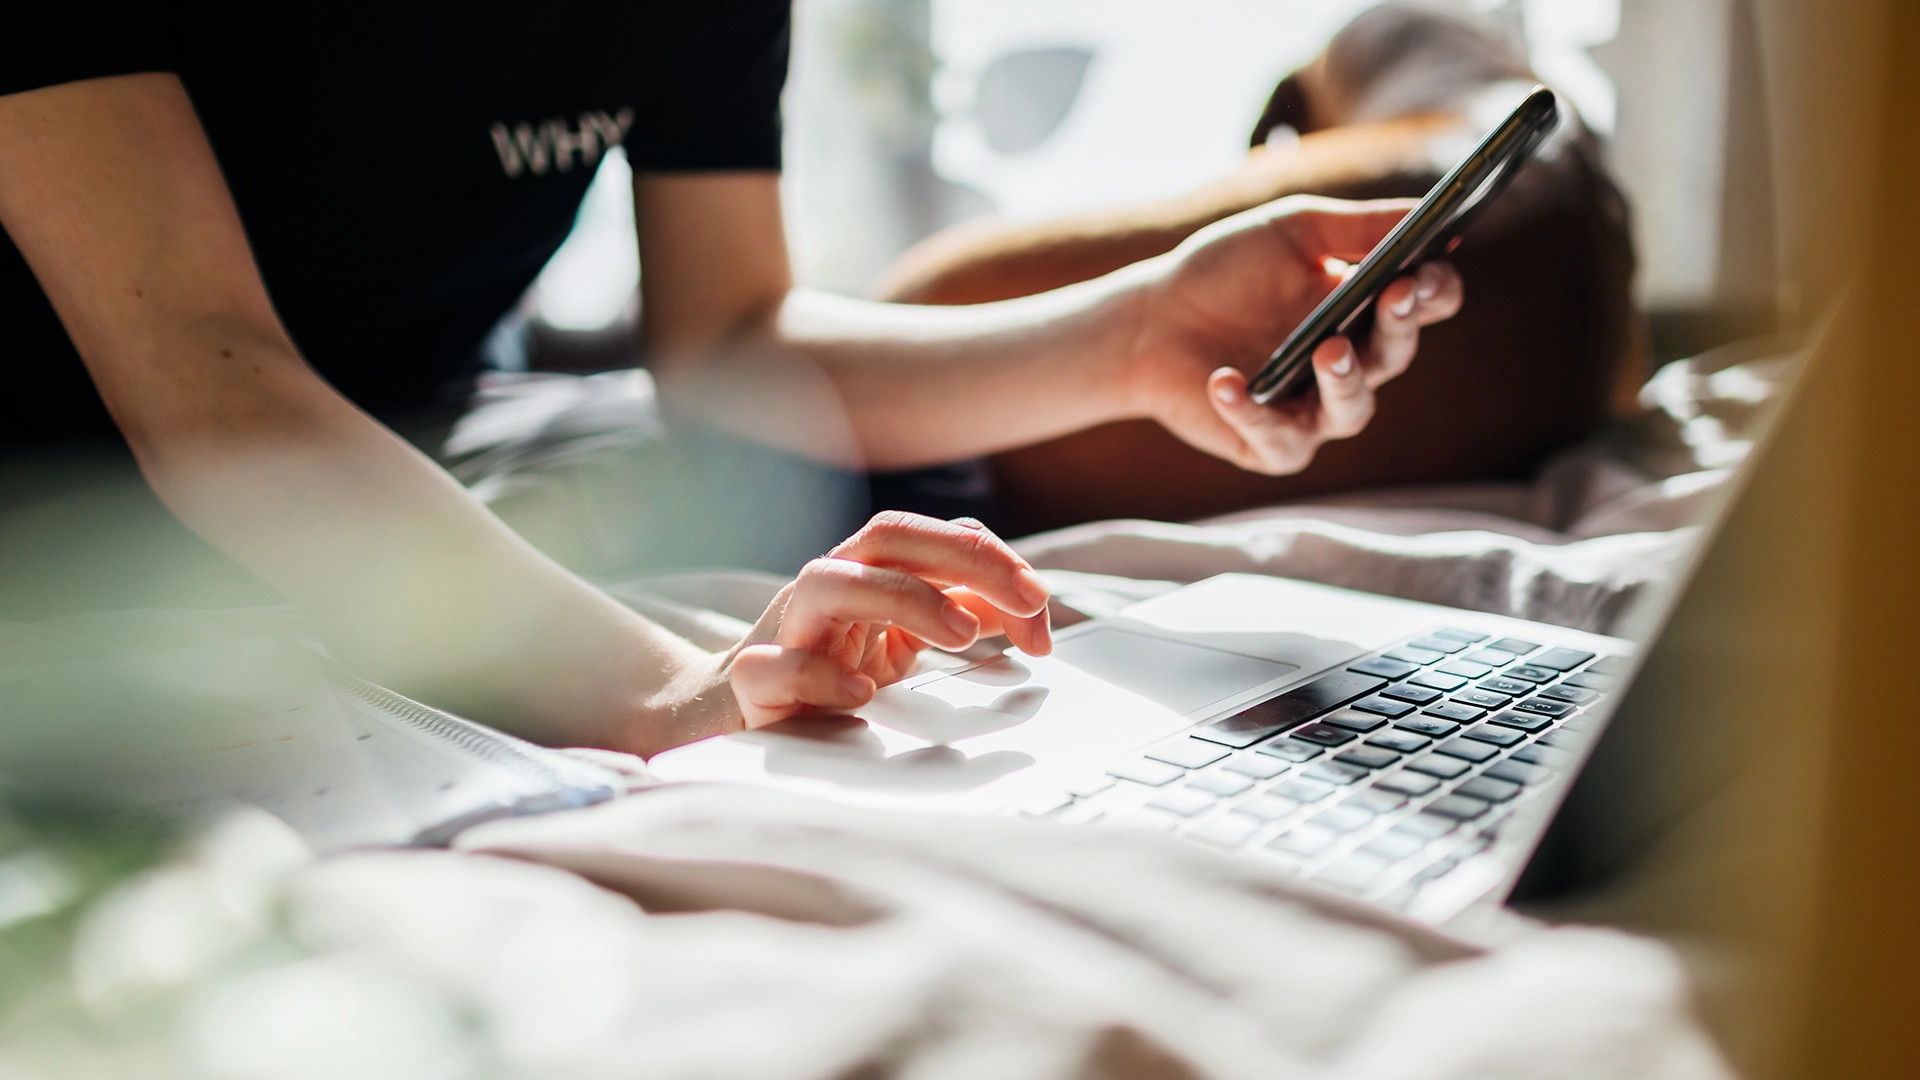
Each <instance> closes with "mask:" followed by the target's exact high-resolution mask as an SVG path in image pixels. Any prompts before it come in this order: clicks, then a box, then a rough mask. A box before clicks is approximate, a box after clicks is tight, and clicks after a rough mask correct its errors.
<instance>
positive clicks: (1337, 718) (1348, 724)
mask: <svg viewBox="0 0 1920 1080" xmlns="http://www.w3.org/2000/svg"><path fill="white" fill-rule="evenodd" d="M1320 723H1323V724H1332V725H1333V726H1334V727H1339V728H1346V729H1347V730H1348V731H1358V732H1361V733H1363V734H1364V733H1365V732H1369V731H1377V730H1379V729H1380V728H1383V727H1386V726H1387V718H1386V717H1384V716H1381V715H1379V714H1377V713H1370V712H1361V711H1360V710H1359V708H1358V707H1353V708H1347V709H1341V710H1340V711H1339V712H1337V713H1330V714H1328V715H1326V716H1323V717H1321V718H1320Z"/></svg>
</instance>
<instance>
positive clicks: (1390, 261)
mask: <svg viewBox="0 0 1920 1080" xmlns="http://www.w3.org/2000/svg"><path fill="white" fill-rule="evenodd" d="M1559 115H1560V111H1559V107H1558V105H1557V103H1556V102H1555V100H1554V96H1553V91H1551V90H1548V89H1547V88H1546V87H1544V86H1536V87H1534V88H1533V90H1532V91H1531V92H1529V93H1528V94H1527V96H1526V98H1525V99H1524V100H1522V101H1521V102H1520V104H1519V105H1518V106H1516V107H1515V108H1514V110H1513V111H1512V112H1511V113H1509V114H1507V117H1506V119H1504V120H1502V121H1501V122H1500V123H1499V125H1498V126H1496V127H1495V128H1494V129H1493V131H1492V132H1491V133H1490V134H1488V135H1487V137H1486V138H1485V139H1483V140H1481V142H1480V145H1479V146H1476V147H1474V149H1473V152H1472V153H1470V154H1468V155H1467V156H1466V157H1465V158H1463V159H1461V161H1460V163H1459V164H1458V165H1455V166H1454V167H1453V169H1452V171H1450V172H1448V173H1447V175H1445V176H1443V177H1441V178H1440V182H1439V183H1437V184H1435V185H1434V186H1433V190H1431V191H1429V192H1427V197H1426V198H1424V199H1422V200H1420V205H1419V206H1416V207H1414V208H1413V210H1412V212H1410V213H1408V214H1407V216H1406V217H1404V218H1402V219H1401V220H1400V224H1398V225H1395V226H1394V227H1393V231H1392V232H1390V233H1388V234H1387V235H1386V238H1385V239H1383V240H1381V241H1380V243H1379V244H1377V245H1375V247H1374V249H1373V250H1372V251H1370V252H1368V253H1367V257H1366V258H1365V259H1363V260H1362V261H1361V262H1360V265H1359V266H1357V267H1355V268H1354V271H1353V273H1351V274H1349V275H1348V276H1347V279H1346V280H1345V281H1343V282H1341V283H1340V286H1339V287H1338V288H1336V289H1334V290H1333V292H1331V293H1329V294H1328V295H1327V298H1326V299H1325V300H1322V301H1321V302H1320V306H1318V307H1316V308H1314V309H1313V313H1312V314H1311V315H1308V316H1307V317H1306V319H1305V320H1303V321H1302V322H1301V323H1300V325H1299V326H1297V327H1295V328H1294V330H1293V333H1291V334H1289V335H1288V336H1287V340H1286V341H1284V342H1282V343H1281V345H1280V347H1279V348H1278V349H1275V350H1274V352H1273V355H1272V356H1270V357H1268V358H1267V362H1266V363H1265V364H1263V365H1261V368H1260V370H1259V371H1258V372H1256V373H1255V374H1254V376H1253V378H1252V379H1251V380H1250V381H1249V383H1248V388H1247V389H1248V393H1249V395H1250V396H1251V397H1252V398H1253V400H1255V401H1257V402H1260V403H1262V404H1265V403H1267V402H1270V401H1272V400H1274V399H1275V398H1278V397H1282V396H1286V395H1290V394H1295V393H1302V392H1305V391H1306V389H1307V388H1308V387H1310V386H1312V385H1313V367H1312V364H1311V360H1312V357H1313V350H1314V349H1316V348H1318V347H1319V345H1320V343H1321V342H1322V341H1325V340H1326V339H1328V338H1330V337H1332V336H1333V335H1335V334H1342V333H1348V332H1349V331H1351V330H1354V329H1355V328H1356V327H1358V326H1360V325H1361V323H1362V319H1363V317H1364V316H1368V315H1370V314H1371V311H1372V307H1373V300H1374V297H1376V296H1378V295H1379V293H1380V290H1381V289H1384V288H1386V287H1387V285H1388V284H1390V283H1391V282H1392V281H1393V280H1394V279H1395V278H1397V277H1400V276H1401V275H1402V274H1405V273H1406V272H1407V271H1409V270H1411V269H1413V268H1414V267H1416V266H1418V265H1419V264H1420V263H1422V262H1424V261H1426V260H1427V259H1429V258H1432V257H1434V256H1435V255H1438V254H1441V253H1443V252H1444V251H1445V250H1446V248H1447V245H1449V244H1451V243H1452V242H1453V241H1454V240H1455V239H1457V238H1458V237H1459V235H1460V233H1461V231H1462V230H1464V229H1465V228H1466V226H1467V225H1468V223H1470V222H1471V221H1472V220H1473V217H1474V216H1475V215H1476V214H1477V213H1478V212H1479V211H1480V209H1481V208H1482V207H1484V206H1486V205H1487V204H1488V203H1489V202H1491V201H1492V200H1493V198H1494V196H1495V195H1497V194H1499V192H1500V190H1501V189H1502V188H1504V187H1505V186H1506V185H1507V182H1508V181H1509V180H1511V179H1512V178H1513V174H1514V173H1516V172H1518V171H1519V168H1520V166H1521V164H1523V163H1524V162H1525V161H1526V160H1527V158H1528V157H1530V156H1532V154H1533V151H1534V149H1535V148H1537V147H1538V146H1539V145H1540V141H1541V140H1542V139H1544V138H1545V137H1546V135H1547V133H1548V132H1549V131H1551V130H1553V126H1554V124H1555V123H1556V122H1557V121H1558V120H1559Z"/></svg>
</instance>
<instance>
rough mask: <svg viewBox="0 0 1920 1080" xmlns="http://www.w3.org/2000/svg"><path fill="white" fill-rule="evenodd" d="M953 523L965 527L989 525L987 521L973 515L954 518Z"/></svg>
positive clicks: (973, 527) (972, 527)
mask: <svg viewBox="0 0 1920 1080" xmlns="http://www.w3.org/2000/svg"><path fill="white" fill-rule="evenodd" d="M953 523H954V524H955V525H958V526H960V527H961V528H963V529H984V528H986V527H987V526H986V523H985V522H982V521H981V520H980V519H979V518H973V517H957V518H954V519H953Z"/></svg>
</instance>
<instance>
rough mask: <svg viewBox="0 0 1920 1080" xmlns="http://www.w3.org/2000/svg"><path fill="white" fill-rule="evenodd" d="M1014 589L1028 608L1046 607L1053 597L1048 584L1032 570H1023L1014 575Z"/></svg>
mask: <svg viewBox="0 0 1920 1080" xmlns="http://www.w3.org/2000/svg"><path fill="white" fill-rule="evenodd" d="M1013 587H1014V591H1015V592H1018V593H1019V594H1020V599H1021V600H1023V601H1025V602H1026V604H1027V606H1028V607H1036V608H1038V607H1045V606H1046V603H1047V597H1048V596H1050V595H1052V594H1051V593H1050V592H1049V591H1048V589H1047V583H1046V582H1044V581H1042V580H1040V575H1039V574H1036V573H1034V572H1033V571H1031V570H1022V571H1020V572H1019V573H1017V574H1015V575H1013Z"/></svg>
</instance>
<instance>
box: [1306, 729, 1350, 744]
mask: <svg viewBox="0 0 1920 1080" xmlns="http://www.w3.org/2000/svg"><path fill="white" fill-rule="evenodd" d="M1293 738H1296V739H1303V740H1305V741H1307V742H1310V743H1319V744H1320V745H1321V746H1340V745H1341V744H1343V743H1350V742H1352V741H1353V732H1351V731H1342V730H1340V729H1339V728H1337V727H1331V726H1329V725H1327V724H1308V725H1307V726H1306V727H1303V728H1301V729H1299V730H1298V731H1295V732H1294V733H1293Z"/></svg>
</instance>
